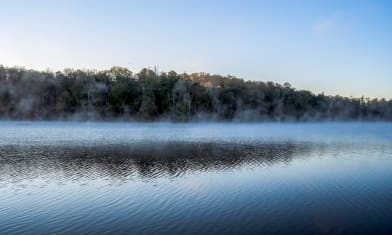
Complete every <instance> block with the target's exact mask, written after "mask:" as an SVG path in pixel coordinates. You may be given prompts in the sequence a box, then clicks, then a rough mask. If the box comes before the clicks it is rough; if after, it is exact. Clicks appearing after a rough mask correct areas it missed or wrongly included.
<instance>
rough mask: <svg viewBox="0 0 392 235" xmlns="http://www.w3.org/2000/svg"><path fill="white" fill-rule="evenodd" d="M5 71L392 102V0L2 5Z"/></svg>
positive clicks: (0, 47) (0, 59) (0, 1)
mask: <svg viewBox="0 0 392 235" xmlns="http://www.w3.org/2000/svg"><path fill="white" fill-rule="evenodd" d="M0 12H1V13H0V64H4V65H6V66H14V65H18V66H24V67H26V68H34V69H40V70H42V69H46V68H50V69H52V70H62V69H64V68H86V69H106V68H109V67H111V66H113V65H120V66H125V67H128V68H130V69H131V70H133V71H136V72H137V71H139V70H140V68H142V67H148V66H151V67H153V66H155V65H156V66H158V68H159V69H160V70H164V71H168V70H172V69H173V70H176V71H178V72H183V71H186V72H190V73H191V72H200V71H203V72H209V73H219V74H231V75H235V76H238V77H242V78H244V79H246V80H263V81H266V80H271V81H275V82H280V83H283V82H286V81H288V82H290V83H291V84H292V85H293V86H295V87H297V88H298V89H308V90H311V91H313V92H315V93H319V92H322V91H324V92H325V93H326V94H331V95H335V94H341V95H345V96H356V97H359V96H361V95H365V96H370V97H386V98H392V1H387V0H386V1H360V0H357V1H343V0H339V1H327V0H325V1H321V0H309V1H299V0H298V1H293V0H287V1H276V0H274V1H273V0H270V1H246V0H242V1H241V0H238V1H228V0H226V1H224V0H220V1H219V0H215V1H212V0H211V1H201V0H198V1H196V0H195V1H190V0H189V1H186V0H177V1H173V0H167V1H164V0H156V1H149V0H140V1H103V0H102V1H98V0H96V1H80V0H75V1H61V0H58V1H49V0H48V1H43V0H42V1H33V0H25V1H15V0H8V1H4V0H0Z"/></svg>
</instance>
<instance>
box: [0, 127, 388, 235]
mask: <svg viewBox="0 0 392 235" xmlns="http://www.w3.org/2000/svg"><path fill="white" fill-rule="evenodd" d="M391 143H392V124H390V123H302V124H294V123H293V124H278V123H276V124H273V123H265V124H255V123H250V124H239V123H237V124H236V123H221V124H213V123H204V124H169V123H159V124H151V123H77V122H64V123H62V122H0V233H2V234H21V233H25V234H42V233H44V234H53V233H56V234H109V233H115V234H315V233H317V234H391V233H392V224H391V223H390V222H391V221H392V181H391V180H392V145H391Z"/></svg>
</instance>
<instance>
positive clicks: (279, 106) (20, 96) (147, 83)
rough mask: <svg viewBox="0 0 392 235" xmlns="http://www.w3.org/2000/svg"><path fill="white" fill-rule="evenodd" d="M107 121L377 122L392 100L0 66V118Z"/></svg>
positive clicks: (256, 84) (240, 83)
mask: <svg viewBox="0 0 392 235" xmlns="http://www.w3.org/2000/svg"><path fill="white" fill-rule="evenodd" d="M74 116H77V117H78V118H82V119H98V120H106V119H113V118H122V119H132V120H146V121H151V120H167V119H170V120H174V121H191V120H239V121H307V120H383V121H392V101H391V100H389V101H388V100H385V99H380V100H377V99H373V100H371V99H367V98H364V97H362V98H359V99H357V98H346V97H341V96H326V95H324V94H318V95H315V94H313V93H311V92H309V91H303V90H296V89H294V88H292V87H291V85H290V84H289V83H284V84H283V85H281V84H277V83H273V82H261V81H244V80H243V79H239V78H236V77H233V76H230V75H228V76H221V75H212V74H207V73H193V74H186V73H183V74H177V73H176V72H174V71H170V72H168V73H164V72H162V73H158V72H157V71H156V69H155V70H151V69H147V68H145V69H142V70H141V71H140V72H139V73H137V74H134V73H132V72H131V71H130V70H128V69H127V68H123V67H113V68H111V69H109V70H104V71H87V70H71V69H67V70H65V71H64V72H56V73H51V72H38V71H34V70H26V69H23V68H18V67H14V68H7V67H4V66H1V65H0V118H3V119H58V118H68V117H74Z"/></svg>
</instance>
